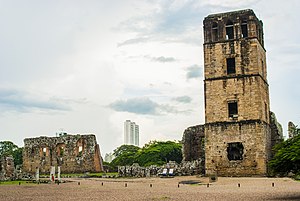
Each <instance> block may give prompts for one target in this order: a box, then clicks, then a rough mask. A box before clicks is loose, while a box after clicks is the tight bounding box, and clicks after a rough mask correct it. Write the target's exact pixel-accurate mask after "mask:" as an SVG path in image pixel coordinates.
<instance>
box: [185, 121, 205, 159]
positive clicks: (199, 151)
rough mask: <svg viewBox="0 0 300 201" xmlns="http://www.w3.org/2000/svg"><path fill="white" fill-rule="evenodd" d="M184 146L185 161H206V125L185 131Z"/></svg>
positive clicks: (192, 127)
mask: <svg viewBox="0 0 300 201" xmlns="http://www.w3.org/2000/svg"><path fill="white" fill-rule="evenodd" d="M182 145H183V146H182V154H183V161H194V160H198V159H200V158H201V159H203V161H204V157H205V153H204V125H197V126H191V127H188V128H187V129H185V131H184V133H183V137H182Z"/></svg>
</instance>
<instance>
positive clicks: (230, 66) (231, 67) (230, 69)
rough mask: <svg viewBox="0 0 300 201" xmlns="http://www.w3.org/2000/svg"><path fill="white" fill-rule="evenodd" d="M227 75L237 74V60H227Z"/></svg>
mask: <svg viewBox="0 0 300 201" xmlns="http://www.w3.org/2000/svg"><path fill="white" fill-rule="evenodd" d="M226 65H227V74H235V58H227V59H226Z"/></svg>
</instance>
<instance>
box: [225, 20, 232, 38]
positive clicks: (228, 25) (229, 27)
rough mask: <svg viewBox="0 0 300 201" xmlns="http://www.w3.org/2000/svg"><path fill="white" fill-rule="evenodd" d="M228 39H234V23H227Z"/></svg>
mask: <svg viewBox="0 0 300 201" xmlns="http://www.w3.org/2000/svg"><path fill="white" fill-rule="evenodd" d="M225 27H226V39H227V40H228V39H233V37H234V32H233V22H232V21H230V20H228V21H227V23H226V26H225Z"/></svg>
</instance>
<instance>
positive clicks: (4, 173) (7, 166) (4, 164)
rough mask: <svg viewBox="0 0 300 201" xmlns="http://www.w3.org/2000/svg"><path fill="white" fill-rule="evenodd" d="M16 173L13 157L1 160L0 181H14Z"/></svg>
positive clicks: (5, 157)
mask: <svg viewBox="0 0 300 201" xmlns="http://www.w3.org/2000/svg"><path fill="white" fill-rule="evenodd" d="M14 172H15V166H14V158H13V157H11V156H3V157H2V158H0V181H4V180H10V179H14V177H15V175H14Z"/></svg>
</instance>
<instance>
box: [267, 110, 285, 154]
mask: <svg viewBox="0 0 300 201" xmlns="http://www.w3.org/2000/svg"><path fill="white" fill-rule="evenodd" d="M270 127H271V147H274V146H275V145H276V144H278V143H280V142H282V141H283V140H284V139H283V131H282V126H281V124H280V123H279V122H278V121H277V119H276V116H275V113H273V112H270ZM272 156H273V153H272Z"/></svg>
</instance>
